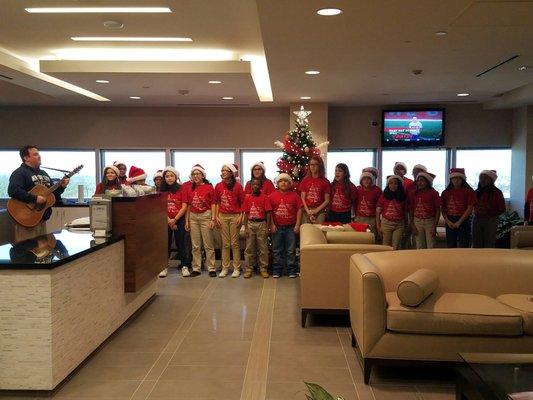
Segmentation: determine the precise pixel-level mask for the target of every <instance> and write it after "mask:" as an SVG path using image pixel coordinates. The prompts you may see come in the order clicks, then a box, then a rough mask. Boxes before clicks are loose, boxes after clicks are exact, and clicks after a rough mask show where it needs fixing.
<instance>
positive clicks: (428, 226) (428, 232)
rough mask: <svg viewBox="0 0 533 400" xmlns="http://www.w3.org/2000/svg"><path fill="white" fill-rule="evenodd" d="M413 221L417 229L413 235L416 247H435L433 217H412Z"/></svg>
mask: <svg viewBox="0 0 533 400" xmlns="http://www.w3.org/2000/svg"><path fill="white" fill-rule="evenodd" d="M413 223H414V225H415V227H416V230H417V231H418V232H417V234H416V235H413V236H414V237H415V243H416V248H417V249H432V248H433V247H435V237H434V236H433V228H434V227H435V218H425V219H421V218H414V220H413Z"/></svg>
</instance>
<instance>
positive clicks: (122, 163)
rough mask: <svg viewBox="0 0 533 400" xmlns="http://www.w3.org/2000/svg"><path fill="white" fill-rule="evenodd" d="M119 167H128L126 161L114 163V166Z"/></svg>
mask: <svg viewBox="0 0 533 400" xmlns="http://www.w3.org/2000/svg"><path fill="white" fill-rule="evenodd" d="M119 165H124V166H125V167H126V163H125V162H124V161H115V162H114V163H113V166H115V167H118V166H119Z"/></svg>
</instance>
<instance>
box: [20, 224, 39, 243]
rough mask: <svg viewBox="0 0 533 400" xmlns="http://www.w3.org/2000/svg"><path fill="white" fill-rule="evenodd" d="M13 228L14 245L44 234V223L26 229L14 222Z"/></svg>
mask: <svg viewBox="0 0 533 400" xmlns="http://www.w3.org/2000/svg"><path fill="white" fill-rule="evenodd" d="M14 226H15V243H18V242H22V241H24V240H28V239H33V238H35V237H37V236H41V235H45V234H46V222H45V221H41V222H39V223H38V224H37V225H35V226H34V227H32V228H26V227H25V226H22V225H19V224H17V223H16V222H15V223H14Z"/></svg>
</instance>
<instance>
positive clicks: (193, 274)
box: [191, 270, 202, 276]
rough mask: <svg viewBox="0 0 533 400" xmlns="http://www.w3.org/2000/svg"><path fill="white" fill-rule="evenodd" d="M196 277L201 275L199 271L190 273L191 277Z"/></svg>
mask: <svg viewBox="0 0 533 400" xmlns="http://www.w3.org/2000/svg"><path fill="white" fill-rule="evenodd" d="M198 275H202V273H201V272H200V271H194V270H193V271H192V272H191V276H198Z"/></svg>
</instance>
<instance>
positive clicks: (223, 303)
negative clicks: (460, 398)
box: [0, 268, 455, 400]
mask: <svg viewBox="0 0 533 400" xmlns="http://www.w3.org/2000/svg"><path fill="white" fill-rule="evenodd" d="M159 284H160V286H159V295H158V296H157V297H156V298H155V299H154V300H153V301H152V302H151V303H150V304H149V305H148V306H147V307H146V308H145V309H144V310H143V311H142V312H141V313H139V314H138V315H137V316H136V317H135V318H134V319H133V320H131V321H129V322H128V323H127V324H126V325H125V326H124V327H123V328H121V329H120V330H119V331H118V332H117V333H116V334H115V335H113V337H112V338H110V340H108V341H107V342H106V343H105V345H104V346H102V348H101V349H100V350H99V351H98V352H97V353H96V354H94V355H93V356H92V357H91V358H90V359H89V360H87V362H86V363H85V364H84V365H83V366H82V367H81V368H80V369H79V370H78V371H77V372H76V373H75V374H73V375H72V376H71V378H70V379H69V380H68V381H67V382H65V383H64V384H63V385H62V386H61V387H60V388H59V389H58V390H57V391H56V392H55V393H53V395H52V396H51V397H54V398H58V399H85V400H88V399H128V400H147V399H161V400H163V399H187V400H192V399H203V400H208V399H213V400H214V399H217V400H220V399H222V400H233V399H236V400H239V399H246V400H256V399H257V400H263V399H269V400H289V399H302V400H305V398H306V397H305V394H304V393H305V392H306V391H305V386H304V384H303V382H304V381H308V382H316V383H319V384H321V385H322V386H324V387H325V388H326V389H328V390H329V391H330V392H332V394H334V395H342V396H343V397H344V399H345V400H367V399H369V400H387V399H390V400H393V399H394V400H403V399H406V400H414V399H418V400H452V399H453V398H455V395H454V383H453V375H451V374H450V372H449V371H442V373H441V372H439V371H435V372H432V373H431V375H429V376H428V375H427V372H426V371H422V372H421V371H416V370H401V371H400V370H387V369H378V370H376V371H374V372H377V373H374V372H373V375H372V381H371V382H372V384H371V385H370V386H367V385H365V384H364V383H363V375H362V371H361V368H360V366H359V364H358V362H357V359H356V356H355V354H354V352H353V349H352V347H351V345H350V336H349V333H348V332H349V331H348V329H347V327H346V326H347V324H346V319H345V318H340V319H339V317H336V318H335V319H334V320H333V319H332V317H329V318H324V317H322V318H320V317H311V319H310V320H309V321H308V327H307V328H306V329H302V328H301V327H300V314H299V309H298V290H299V280H298V279H288V278H286V277H284V278H282V279H279V280H274V279H272V278H270V279H266V280H263V279H261V278H259V277H257V276H256V277H254V278H253V279H249V280H245V279H243V278H242V277H241V278H239V279H232V278H230V277H227V278H225V279H220V278H209V277H207V276H206V275H202V276H200V277H197V278H187V279H184V278H181V277H180V276H179V275H178V272H177V269H175V268H173V269H171V270H170V273H169V276H168V277H167V278H165V279H160V280H159ZM30 398H31V399H34V398H40V397H36V396H35V395H33V396H29V397H28V396H27V395H26V394H20V395H13V394H6V393H3V394H0V399H18V400H21V399H30Z"/></svg>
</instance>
